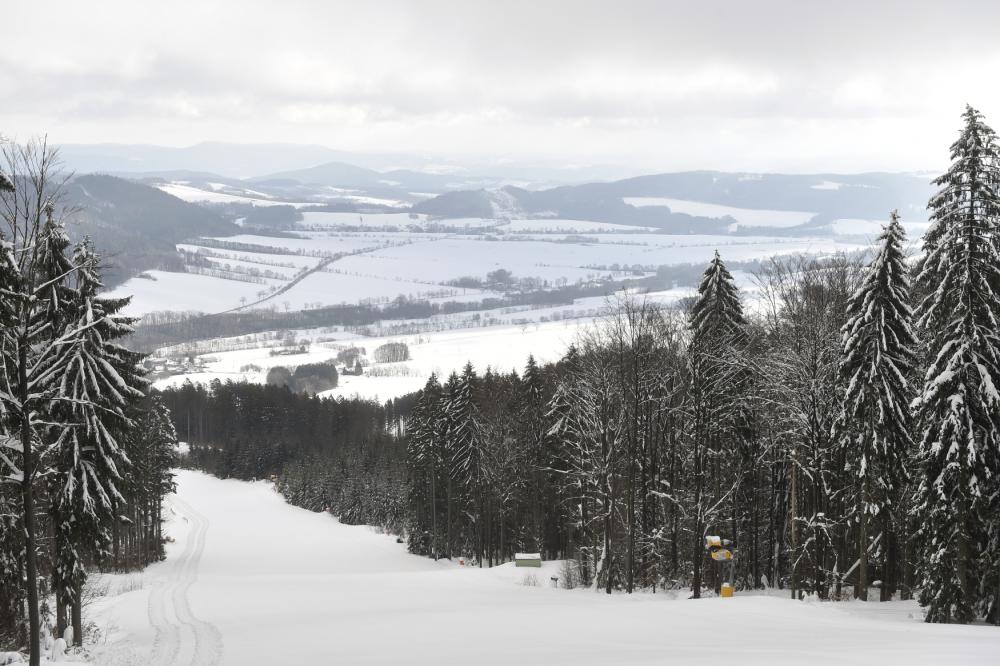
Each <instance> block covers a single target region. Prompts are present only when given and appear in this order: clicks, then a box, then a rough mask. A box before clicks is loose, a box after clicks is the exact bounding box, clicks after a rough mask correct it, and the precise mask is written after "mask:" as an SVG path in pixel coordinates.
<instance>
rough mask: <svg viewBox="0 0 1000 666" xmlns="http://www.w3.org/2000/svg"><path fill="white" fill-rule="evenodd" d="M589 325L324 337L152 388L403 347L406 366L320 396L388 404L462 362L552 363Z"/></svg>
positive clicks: (240, 355)
mask: <svg viewBox="0 0 1000 666" xmlns="http://www.w3.org/2000/svg"><path fill="white" fill-rule="evenodd" d="M589 321H590V320H589V319H585V320H567V321H559V322H546V323H530V324H524V325H520V326H489V327H481V328H461V329H457V330H452V331H440V332H431V333H420V334H413V335H388V336H379V337H360V336H356V335H350V334H345V335H341V336H333V335H330V334H324V335H323V336H322V337H324V338H329V337H338V338H339V341H338V343H319V344H313V345H312V347H311V348H310V350H309V352H308V353H306V354H296V355H293V356H271V355H270V349H269V348H261V349H247V350H240V351H231V352H218V353H211V354H207V355H206V356H207V357H208V358H209V359H210V360H209V362H208V363H207V367H206V371H205V372H201V373H196V374H190V375H176V376H173V377H169V378H165V379H162V380H160V381H158V382H156V387H157V388H165V387H167V386H177V385H180V384H182V383H184V382H185V381H187V380H190V381H191V382H194V383H198V382H201V383H208V382H210V381H211V380H212V379H216V378H218V379H221V380H223V381H225V380H226V379H231V380H233V381H238V380H241V379H246V380H248V381H252V382H260V383H262V382H263V381H264V379H265V377H266V376H267V371H268V369H270V368H271V367H273V366H276V365H284V366H297V365H302V364H305V363H320V362H323V361H327V360H330V359H335V358H336V357H337V353H338V351H339V350H340V349H341V348H344V347H347V346H351V345H355V346H359V347H364V348H365V350H366V351H367V352H368V356H369V358H370V357H371V354H372V351H373V350H374V349H375V348H376V347H378V346H379V345H382V344H385V343H386V342H405V343H406V344H407V346H408V347H409V350H410V357H411V358H410V360H409V361H405V362H402V363H379V364H375V365H373V366H369V367H368V368H366V369H365V370H366V374H365V375H362V376H354V375H341V376H340V378H339V383H338V386H337V388H335V389H332V390H330V391H326V392H324V393H322V394H321V395H323V396H331V397H336V396H344V397H350V396H354V395H358V396H361V397H364V398H378V399H380V400H388V399H391V398H394V397H398V396H401V395H405V394H407V393H412V392H413V391H416V390H418V389H420V388H421V387H422V386H423V385H424V383H425V382H426V381H427V378H428V377H429V376H430V375H431V373H432V372H433V373H437V374H438V376H439V377H442V376H444V377H446V376H447V375H448V374H449V373H451V372H452V371H456V372H459V371H461V369H462V367H463V366H464V365H465V364H466V362H468V361H471V362H472V364H473V365H474V366H475V367H476V368H477V369H479V370H485V369H486V367H487V366H490V367H493V368H494V369H497V370H503V371H509V370H517V371H518V372H521V371H522V370H523V369H524V365H525V363H526V362H527V360H528V356H529V355H530V354H534V356H535V359H536V360H537V361H538V362H539V363H545V362H549V361H557V360H558V359H559V358H560V357H561V356H562V355H563V354H564V353H565V351H566V348H567V347H568V346H569V344H570V343H571V342H573V341H574V340H575V339H576V337H577V336H578V334H579V333H580V331H581V329H582V327H583V326H585V325H586V324H588V323H589ZM298 337H299V339H303V338H305V337H307V335H306V334H305V333H304V332H300V333H299V335H298ZM248 365H256V366H259V367H260V368H262V369H261V370H260V371H242V370H241V368H243V367H245V366H248ZM373 368H374V369H375V372H378V373H384V374H386V375H388V376H373V375H372V369H373ZM390 373H392V374H390Z"/></svg>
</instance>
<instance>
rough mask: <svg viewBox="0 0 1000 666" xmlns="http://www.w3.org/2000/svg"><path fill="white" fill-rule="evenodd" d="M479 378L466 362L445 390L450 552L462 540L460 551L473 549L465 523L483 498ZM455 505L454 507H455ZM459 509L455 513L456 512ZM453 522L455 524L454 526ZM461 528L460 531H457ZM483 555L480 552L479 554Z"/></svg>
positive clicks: (470, 526)
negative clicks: (477, 397) (473, 508)
mask: <svg viewBox="0 0 1000 666" xmlns="http://www.w3.org/2000/svg"><path fill="white" fill-rule="evenodd" d="M478 384H479V378H478V376H477V375H476V372H475V370H474V369H473V368H472V364H471V363H466V365H465V368H464V369H463V370H462V374H461V375H459V376H457V377H454V376H453V377H452V378H449V380H448V386H447V387H446V389H445V402H444V412H445V419H444V421H445V423H446V424H447V425H446V431H445V439H446V441H447V444H446V454H445V455H446V456H447V458H446V464H447V465H448V466H449V487H450V492H449V493H448V494H449V513H450V514H451V516H450V518H449V520H448V523H449V526H450V527H451V529H449V534H450V536H449V538H448V543H449V551H451V549H452V547H453V546H454V545H455V544H454V541H453V539H454V538H456V537H457V538H458V539H460V543H459V548H460V549H461V550H462V551H464V552H469V551H470V550H471V549H472V548H473V543H472V541H473V540H474V539H473V535H472V534H471V532H470V531H469V529H468V528H472V527H474V526H472V525H468V524H463V522H464V521H463V520H462V518H463V517H464V516H468V515H469V512H468V510H467V509H468V505H469V504H470V503H475V502H479V501H481V499H482V492H483V488H482V487H481V469H480V460H481V454H482V451H481V444H482V433H481V423H480V420H479V414H478V406H477V405H476V401H475V394H476V391H477V386H478ZM453 503H454V505H453ZM456 508H457V509H459V511H458V512H457V513H455V511H454V509H456ZM453 520H454V523H453ZM455 528H459V530H460V531H459V532H457V533H456V532H455ZM479 554H480V555H481V553H479Z"/></svg>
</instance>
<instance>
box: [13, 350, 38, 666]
mask: <svg viewBox="0 0 1000 666" xmlns="http://www.w3.org/2000/svg"><path fill="white" fill-rule="evenodd" d="M20 342H21V344H19V345H18V359H17V360H18V363H17V366H18V367H17V375H18V377H17V379H18V384H19V388H20V395H18V399H19V400H20V403H21V405H20V406H21V413H20V414H19V416H20V418H21V424H20V425H21V455H22V460H23V462H24V469H23V470H22V473H23V474H22V478H21V503H22V509H23V511H24V548H25V555H24V559H25V566H24V569H25V574H26V575H27V581H26V583H27V588H28V590H27V592H28V634H29V635H28V651H29V655H30V656H29V660H30V661H29V664H30V666H39V664H40V663H41V657H42V655H41V652H40V650H41V645H40V638H41V630H42V625H41V619H40V618H39V615H38V559H37V558H38V553H37V552H36V551H37V537H36V534H35V495H34V488H33V487H32V486H33V484H34V481H35V479H34V476H35V460H34V452H33V451H32V432H31V420H30V419H31V412H30V410H29V407H28V376H27V370H28V357H27V340H25V339H24V338H23V336H22V339H21V341H20Z"/></svg>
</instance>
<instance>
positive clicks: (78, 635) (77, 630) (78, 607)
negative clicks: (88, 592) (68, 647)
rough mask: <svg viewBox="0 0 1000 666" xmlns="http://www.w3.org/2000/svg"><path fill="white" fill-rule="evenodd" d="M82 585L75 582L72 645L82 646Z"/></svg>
mask: <svg viewBox="0 0 1000 666" xmlns="http://www.w3.org/2000/svg"><path fill="white" fill-rule="evenodd" d="M82 597H83V585H82V584H77V585H76V591H75V594H74V595H73V606H72V615H73V645H75V646H77V647H83V599H82Z"/></svg>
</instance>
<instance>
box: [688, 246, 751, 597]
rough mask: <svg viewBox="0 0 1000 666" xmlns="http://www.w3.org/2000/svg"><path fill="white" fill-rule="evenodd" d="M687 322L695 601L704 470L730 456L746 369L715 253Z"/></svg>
mask: <svg viewBox="0 0 1000 666" xmlns="http://www.w3.org/2000/svg"><path fill="white" fill-rule="evenodd" d="M688 323H689V326H690V328H691V343H690V347H689V356H690V374H691V383H690V386H691V390H690V393H689V396H688V398H689V410H690V412H691V415H692V418H691V427H692V436H691V447H690V451H689V454H690V459H691V463H690V468H691V471H692V476H693V481H694V487H693V505H694V506H693V509H694V510H693V514H692V515H693V517H694V524H693V525H692V530H691V535H692V543H691V558H692V562H693V563H694V571H693V577H692V583H691V587H692V592H693V594H694V596H695V598H698V597H700V596H701V584H702V567H701V564H702V561H703V559H704V553H703V545H702V538H703V537H704V531H705V529H706V528H707V527H708V525H709V524H710V523H711V521H712V519H713V515H712V511H713V508H714V510H716V511H717V510H718V509H719V502H718V498H713V497H710V496H709V493H710V492H711V491H712V490H713V489H712V488H710V487H709V485H708V484H707V483H706V481H707V478H708V474H707V472H708V470H707V469H706V467H707V464H708V461H709V459H710V458H711V457H723V456H726V455H727V454H729V453H731V452H730V451H728V450H723V446H724V444H723V440H724V439H725V435H726V434H727V433H728V434H732V433H733V426H734V424H735V415H736V411H737V404H736V403H737V401H738V399H739V397H740V390H741V388H742V384H743V380H745V378H746V368H745V367H744V365H743V363H742V360H741V359H740V357H739V356H740V350H741V348H742V347H743V345H744V342H745V340H746V319H745V318H744V316H743V306H742V304H741V303H740V296H739V290H738V289H737V287H736V283H735V281H734V280H733V276H732V274H731V273H730V272H729V270H728V269H727V268H726V265H725V263H723V261H722V258H721V257H720V256H719V253H718V251H716V253H715V256H714V257H713V259H712V261H711V262H710V263H709V265H708V268H706V269H705V273H704V275H703V276H702V279H701V283H700V284H699V285H698V297H697V299H696V300H695V302H694V305H692V307H691V311H690V313H689V316H688Z"/></svg>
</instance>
